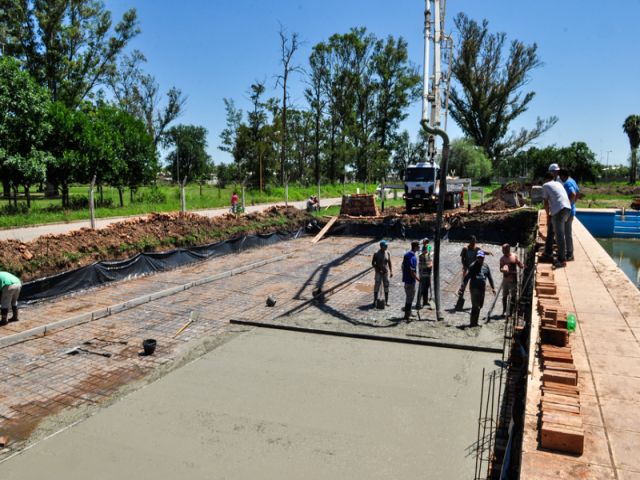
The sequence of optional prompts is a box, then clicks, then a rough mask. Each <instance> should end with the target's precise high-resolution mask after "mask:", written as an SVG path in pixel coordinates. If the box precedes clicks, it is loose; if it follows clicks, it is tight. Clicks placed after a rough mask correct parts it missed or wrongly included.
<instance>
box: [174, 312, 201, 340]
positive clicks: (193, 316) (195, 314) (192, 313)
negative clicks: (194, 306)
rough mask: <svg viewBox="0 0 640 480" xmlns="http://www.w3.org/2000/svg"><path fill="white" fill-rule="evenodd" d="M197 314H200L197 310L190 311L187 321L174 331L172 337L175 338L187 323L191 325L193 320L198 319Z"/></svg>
mask: <svg viewBox="0 0 640 480" xmlns="http://www.w3.org/2000/svg"><path fill="white" fill-rule="evenodd" d="M199 316H200V313H199V312H194V311H192V312H191V313H190V314H189V321H188V322H187V323H185V324H184V325H183V326H182V327H180V329H179V330H178V331H177V332H176V334H175V335H174V336H173V338H176V337H177V336H178V335H180V334H181V333H182V332H184V331H185V330H186V329H187V327H188V326H189V325H191V324H192V323H193V322H196V321H198V317H199Z"/></svg>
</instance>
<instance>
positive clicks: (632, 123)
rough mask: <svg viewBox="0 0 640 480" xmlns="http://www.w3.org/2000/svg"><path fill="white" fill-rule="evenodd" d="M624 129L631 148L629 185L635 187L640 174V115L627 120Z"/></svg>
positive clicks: (631, 116)
mask: <svg viewBox="0 0 640 480" xmlns="http://www.w3.org/2000/svg"><path fill="white" fill-rule="evenodd" d="M622 129H623V130H624V133H626V134H627V136H628V137H629V146H630V147H631V168H630V169H629V183H630V184H631V185H635V184H636V176H637V174H638V147H640V115H629V116H628V117H627V118H626V119H625V121H624V124H623V125H622Z"/></svg>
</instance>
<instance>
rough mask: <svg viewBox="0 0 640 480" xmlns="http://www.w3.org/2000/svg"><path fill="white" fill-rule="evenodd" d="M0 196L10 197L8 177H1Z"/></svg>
mask: <svg viewBox="0 0 640 480" xmlns="http://www.w3.org/2000/svg"><path fill="white" fill-rule="evenodd" d="M2 196H3V197H4V198H9V199H10V198H11V184H10V183H9V179H8V178H3V179H2Z"/></svg>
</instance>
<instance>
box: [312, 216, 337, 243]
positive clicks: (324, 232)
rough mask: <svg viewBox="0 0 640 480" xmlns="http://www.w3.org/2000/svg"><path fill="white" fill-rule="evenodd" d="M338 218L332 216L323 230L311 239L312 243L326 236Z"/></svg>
mask: <svg viewBox="0 0 640 480" xmlns="http://www.w3.org/2000/svg"><path fill="white" fill-rule="evenodd" d="M337 219H338V217H331V220H329V221H328V222H327V224H326V225H325V226H324V227H323V229H322V230H320V233H318V235H316V236H315V237H313V240H311V243H318V242H319V241H320V240H322V237H324V236H325V234H326V233H327V232H328V231H329V229H330V228H331V226H332V225H333V224H334V223H336V220H337Z"/></svg>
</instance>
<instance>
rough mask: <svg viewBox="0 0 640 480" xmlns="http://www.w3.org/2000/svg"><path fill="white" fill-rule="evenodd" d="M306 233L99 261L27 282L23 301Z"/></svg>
mask: <svg viewBox="0 0 640 480" xmlns="http://www.w3.org/2000/svg"><path fill="white" fill-rule="evenodd" d="M303 234H304V229H300V230H298V231H297V232H292V233H286V232H276V233H269V234H257V235H245V236H243V237H239V238H236V239H232V240H226V241H223V242H218V243H211V244H209V245H201V246H198V247H190V248H178V249H175V250H170V251H167V252H150V253H139V254H138V255H136V256H134V257H131V258H128V259H126V260H119V261H115V262H98V263H94V264H92V265H87V266H86V267H81V268H77V269H75V270H69V271H68V272H63V273H59V274H58V275H53V276H51V277H45V278H41V279H38V280H34V281H32V282H27V283H25V284H24V285H23V286H22V290H21V291H20V301H21V302H24V303H30V302H35V301H39V300H45V299H48V298H53V297H57V296H60V295H66V294H69V293H71V292H74V291H76V290H84V289H87V288H92V287H96V286H99V285H103V284H105V283H109V282H114V281H117V280H124V279H126V278H130V277H137V276H140V275H148V274H151V273H155V272H163V271H166V270H172V269H174V268H177V267H181V266H184V265H187V264H189V263H194V262H198V261H201V260H206V259H209V258H215V257H219V256H221V255H226V254H228V253H239V252H242V251H244V250H248V249H251V248H256V247H264V246H267V245H273V244H275V243H278V242H282V241H285V240H292V239H295V238H298V237H299V236H301V235H303Z"/></svg>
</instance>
